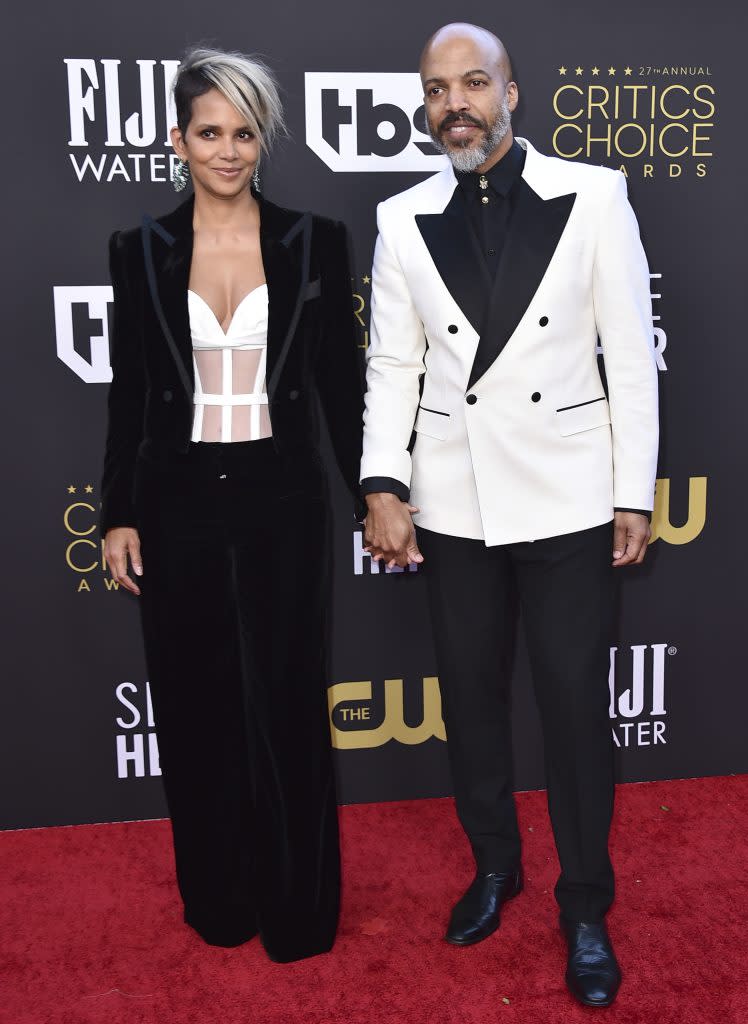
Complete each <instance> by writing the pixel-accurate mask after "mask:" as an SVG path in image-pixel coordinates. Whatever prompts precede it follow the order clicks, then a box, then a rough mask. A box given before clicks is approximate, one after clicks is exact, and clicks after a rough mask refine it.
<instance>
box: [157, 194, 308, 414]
mask: <svg viewBox="0 0 748 1024" xmlns="http://www.w3.org/2000/svg"><path fill="white" fill-rule="evenodd" d="M256 198H257V199H258V201H259V203H260V249H261V252H262V262H263V266H264V270H265V279H266V281H267V286H268V303H269V310H268V313H269V319H268V352H267V382H268V383H267V390H268V397H270V398H272V395H273V392H274V391H275V388H276V387H277V384H278V379H279V377H280V373H281V370H282V369H283V364H284V362H285V360H286V356H287V355H288V350H289V348H290V346H291V342H292V340H293V336H294V332H295V330H296V327H297V325H298V322H299V319H300V317H301V311H302V308H303V305H304V301H305V300H306V299H307V298H309V297H311V292H312V291H314V286H315V285H316V287H317V288H319V282H311V284H310V281H309V275H310V264H311V239H312V217H311V214H309V213H303V214H298V213H292V212H291V211H288V210H284V209H282V208H281V207H279V206H276V205H275V204H274V203H270V202H268V201H267V200H266V199H263V198H262V197H261V196H259V195H258V196H256ZM193 212H194V197H191V198H190V199H188V200H187V202H185V203H182V205H181V206H179V207H178V208H177V209H176V210H175V211H174V212H173V213H170V214H168V215H167V216H166V217H161V218H159V220H154V219H153V218H151V217H148V216H145V217H143V221H142V225H141V238H142V243H143V260H144V265H145V271H146V279H147V282H148V290H149V292H150V295H151V300H152V302H153V307H154V310H155V312H156V317H157V319H158V321H159V324H160V326H161V330H162V332H163V335H164V338H165V340H166V344H167V345H168V347H169V350H170V351H171V354H172V357H173V358H174V362H175V364H176V369H177V373H178V374H179V378H180V381H181V382H182V386H183V387H184V390H185V391H186V392H187V395H188V398H189V400H190V402H192V401H193V396H194V388H195V381H194V371H193V367H192V345H191V340H190V316H189V307H188V304H187V290H188V287H189V281H190V265H191V263H192V247H193V237H194V236H193V229H192V217H193Z"/></svg>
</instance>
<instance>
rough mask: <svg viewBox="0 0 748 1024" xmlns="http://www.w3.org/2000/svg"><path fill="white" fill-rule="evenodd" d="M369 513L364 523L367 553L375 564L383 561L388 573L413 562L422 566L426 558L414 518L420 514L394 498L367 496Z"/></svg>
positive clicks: (393, 496)
mask: <svg viewBox="0 0 748 1024" xmlns="http://www.w3.org/2000/svg"><path fill="white" fill-rule="evenodd" d="M366 504H367V506H368V509H369V513H368V515H367V516H366V519H365V520H364V551H368V552H369V554H370V555H371V557H372V558H373V559H374V561H375V562H378V561H380V560H381V559H384V561H385V562H386V564H387V568H388V569H392V568H393V567H394V566H396V565H399V566H401V567H402V568H403V569H404V568H405V567H406V566H407V565H408V564H409V563H410V562H418V563H420V562H422V561H423V555H422V554H421V552H420V551H419V550H418V544H417V543H416V530H415V527H414V525H413V520H412V519H411V515H412V513H413V512H418V509H417V508H415V506H413V505H408V504H406V502H404V501H400V499H399V498H398V497H397V495H395V494H386V493H377V494H367V495H366Z"/></svg>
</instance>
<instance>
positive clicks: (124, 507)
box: [100, 232, 145, 536]
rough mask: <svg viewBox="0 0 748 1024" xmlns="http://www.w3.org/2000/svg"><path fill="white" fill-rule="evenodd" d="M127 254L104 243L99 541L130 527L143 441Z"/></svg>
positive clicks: (117, 238)
mask: <svg viewBox="0 0 748 1024" xmlns="http://www.w3.org/2000/svg"><path fill="white" fill-rule="evenodd" d="M126 254H127V248H126V246H125V244H124V240H123V235H122V233H121V232H115V233H114V234H113V235H112V237H111V238H110V240H109V271H110V275H111V279H112V289H113V292H114V316H113V318H112V320H111V321H110V347H111V360H112V374H113V376H112V383H111V386H110V388H109V401H108V422H107V434H106V449H105V454H104V473H103V477H102V482H101V496H102V497H101V518H100V528H101V534H102V536H104V535H105V534H106V532H107V530H110V529H112V527H115V526H135V510H134V506H133V486H134V480H135V459H136V456H137V453H138V447H139V446H140V442H141V440H142V437H143V414H144V407H145V367H144V361H143V336H142V328H141V326H140V318H139V317H138V315H137V309H136V305H135V301H134V291H135V290H134V288H133V282H132V280H130V281H128V264H127V259H126ZM130 273H131V271H130Z"/></svg>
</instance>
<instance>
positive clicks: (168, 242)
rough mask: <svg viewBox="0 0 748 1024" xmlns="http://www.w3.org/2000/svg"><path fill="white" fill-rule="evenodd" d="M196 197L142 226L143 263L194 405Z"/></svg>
mask: <svg viewBox="0 0 748 1024" xmlns="http://www.w3.org/2000/svg"><path fill="white" fill-rule="evenodd" d="M193 210H194V197H191V198H190V199H188V200H187V201H186V202H185V203H182V204H181V206H179V207H177V209H176V210H174V211H173V213H170V214H168V215H167V216H166V217H161V218H160V219H159V220H153V218H151V217H149V216H147V215H146V216H144V217H143V220H142V223H141V240H142V244H143V263H144V266H145V273H146V281H147V283H148V290H149V292H150V295H151V301H152V303H153V308H154V310H155V313H156V317H157V319H158V322H159V325H160V327H161V331H162V333H163V335H164V339H165V341H166V344H167V346H168V348H169V350H170V352H171V355H172V358H173V359H174V363H175V365H176V370H177V373H178V375H179V379H180V381H181V384H182V387H183V388H184V390H185V392H186V393H187V397H188V399H189V401H190V403H191V402H192V401H193V396H194V390H195V381H194V372H193V368H192V345H191V340H190V316H189V309H188V305H187V289H188V286H189V281H190V264H191V263H192V242H193V231H192V214H193Z"/></svg>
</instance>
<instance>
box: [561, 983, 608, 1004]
mask: <svg viewBox="0 0 748 1024" xmlns="http://www.w3.org/2000/svg"><path fill="white" fill-rule="evenodd" d="M564 980H565V981H566V987H567V988H568V990H569V992H570V994H571V995H573V996H574V998H575V999H576V1001H577V1002H578V1003H581V1004H582V1006H593V1007H594V1006H602V1007H605V1006H612V1004H613V1003H614V1002H615V1001H616V996H617V995H618V989H619V988H620V984H621V983H620V982H619V983H618V986H617V987H616V990H615V992H614V993H613V995H612V996H611V997H610V998H609V999H605V1000H595V999H585V998H584V996H581V995H579V993H578V992H575V991H574V989H573V988H572V987H571V985H570V984H569V979H568V978H566V979H564Z"/></svg>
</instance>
